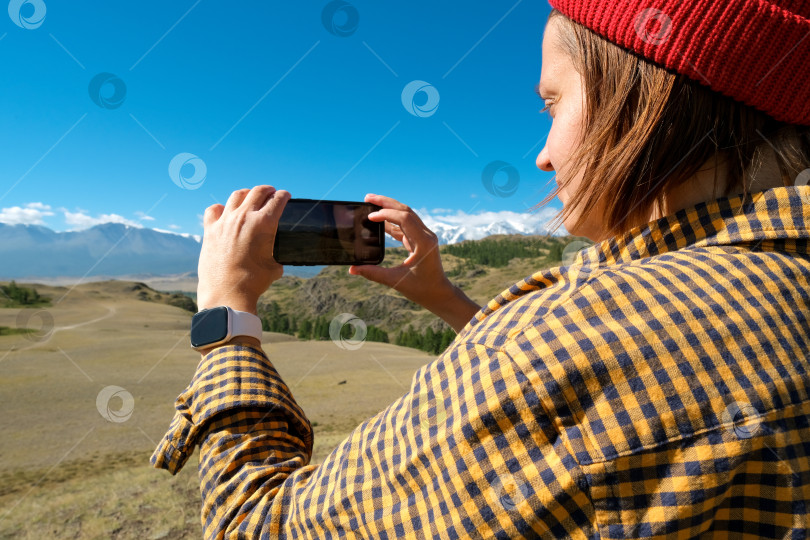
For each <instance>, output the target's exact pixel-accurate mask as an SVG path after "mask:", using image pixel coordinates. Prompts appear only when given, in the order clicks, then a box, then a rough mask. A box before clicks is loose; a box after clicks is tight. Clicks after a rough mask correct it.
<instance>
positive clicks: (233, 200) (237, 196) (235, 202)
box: [225, 189, 250, 212]
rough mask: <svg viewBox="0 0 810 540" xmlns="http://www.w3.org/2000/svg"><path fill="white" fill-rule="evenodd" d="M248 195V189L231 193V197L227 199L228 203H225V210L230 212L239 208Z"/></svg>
mask: <svg viewBox="0 0 810 540" xmlns="http://www.w3.org/2000/svg"><path fill="white" fill-rule="evenodd" d="M248 193H250V190H249V189H239V190H236V191H234V192H233V193H231V196H230V197H228V202H226V203H225V210H228V211H229V212H231V211H233V210H236V209H237V208H239V205H241V204H242V201H244V200H245V197H247V195H248Z"/></svg>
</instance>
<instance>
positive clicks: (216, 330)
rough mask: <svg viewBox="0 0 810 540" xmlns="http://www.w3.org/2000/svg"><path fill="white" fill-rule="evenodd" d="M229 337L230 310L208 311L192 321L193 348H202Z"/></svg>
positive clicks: (215, 309) (217, 308)
mask: <svg viewBox="0 0 810 540" xmlns="http://www.w3.org/2000/svg"><path fill="white" fill-rule="evenodd" d="M227 336H228V308H225V307H216V308H212V309H206V310H204V311H201V312H199V313H197V314H196V315H194V317H193V318H192V319H191V346H192V347H202V346H204V345H210V344H212V343H217V342H219V341H222V340H223V339H225V338H226V337H227Z"/></svg>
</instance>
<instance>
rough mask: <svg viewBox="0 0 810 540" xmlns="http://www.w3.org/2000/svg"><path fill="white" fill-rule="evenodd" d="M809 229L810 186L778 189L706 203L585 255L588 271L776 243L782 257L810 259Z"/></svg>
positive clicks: (646, 226)
mask: <svg viewBox="0 0 810 540" xmlns="http://www.w3.org/2000/svg"><path fill="white" fill-rule="evenodd" d="M808 226H810V186H798V187H797V186H789V187H778V188H772V189H768V190H765V191H759V192H756V193H749V194H748V195H747V196H746V197H743V196H742V195H741V194H740V195H736V196H734V197H724V198H721V199H715V200H713V201H707V202H702V203H700V204H697V205H696V206H692V207H690V208H685V209H683V210H679V211H678V212H676V213H674V214H672V215H669V216H666V217H663V218H661V219H658V220H656V221H651V222H649V223H647V224H646V225H642V226H639V227H636V228H634V229H631V230H630V231H628V232H627V233H625V234H623V235H620V236H614V237H613V238H610V239H609V240H605V241H603V242H601V243H597V244H595V245H594V246H593V247H591V248H589V249H585V250H583V251H582V252H580V253H581V255H582V264H583V265H591V264H593V265H598V266H604V265H611V264H617V263H621V262H627V261H630V260H635V259H643V258H646V257H652V256H653V255H660V254H663V253H667V252H670V251H676V250H679V249H683V248H685V247H708V246H719V245H733V244H744V243H752V244H753V245H754V246H757V245H759V244H762V242H764V241H771V240H772V241H776V245H777V246H778V249H779V250H781V251H788V252H795V253H801V254H807V252H808V238H810V232H808ZM578 258H579V257H577V259H578ZM576 262H579V261H576Z"/></svg>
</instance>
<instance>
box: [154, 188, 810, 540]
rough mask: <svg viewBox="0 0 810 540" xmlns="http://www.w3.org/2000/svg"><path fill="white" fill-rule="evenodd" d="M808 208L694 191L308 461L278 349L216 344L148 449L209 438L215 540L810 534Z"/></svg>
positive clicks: (170, 459) (533, 287)
mask: <svg viewBox="0 0 810 540" xmlns="http://www.w3.org/2000/svg"><path fill="white" fill-rule="evenodd" d="M808 203H810V186H802V187H784V188H776V189H771V190H767V191H763V192H759V193H755V194H752V195H750V196H749V198H748V199H745V200H743V198H742V197H741V196H738V197H731V198H723V199H718V200H716V201H712V202H709V203H702V204H700V205H697V206H695V207H693V208H689V209H686V210H682V211H680V212H678V213H677V214H674V215H672V216H668V217H665V218H662V219H660V220H657V221H654V222H651V223H649V224H647V225H645V226H642V227H638V228H636V229H634V230H632V231H630V232H629V233H627V234H626V235H624V236H622V237H616V238H613V239H610V240H606V241H604V242H602V243H600V244H596V245H594V246H592V247H590V248H587V249H585V250H583V251H581V252H580V253H579V254H578V256H577V257H576V259H575V260H574V262H573V263H572V264H570V265H568V266H563V267H559V268H552V269H549V270H543V271H540V272H537V273H536V274H534V275H532V276H531V277H528V278H526V279H525V280H523V281H521V282H519V283H517V284H515V285H514V286H512V287H511V288H510V289H508V290H507V291H504V292H503V293H502V294H501V295H499V296H498V297H497V298H495V299H494V300H492V301H491V302H490V303H489V304H488V305H487V306H486V307H485V308H484V309H482V310H481V312H479V313H478V314H477V315H476V317H475V318H474V319H473V320H472V321H470V323H469V324H468V325H467V326H466V327H465V328H464V329H463V330H462V331H461V332H460V333H459V335H458V337H457V339H456V340H455V342H454V343H453V344H452V345H451V346H450V347H449V348H448V349H447V350H446V351H445V352H444V353H443V354H442V355H441V356H440V357H439V358H438V359H436V360H435V361H433V362H431V363H429V364H428V365H426V366H424V367H423V368H421V369H419V370H418V371H417V372H416V374H415V375H414V376H413V380H412V382H411V386H410V389H409V391H408V392H407V393H405V394H404V395H403V396H402V397H400V398H399V399H397V400H396V401H395V402H394V403H392V404H391V405H390V406H388V407H387V408H386V409H385V410H383V411H381V412H380V413H378V414H377V415H376V416H374V417H372V418H370V419H369V420H367V421H365V422H364V423H363V424H362V425H360V426H358V427H357V428H356V429H355V430H354V431H353V432H352V433H351V435H349V437H348V438H347V439H346V440H345V441H343V442H342V443H341V444H340V445H338V447H337V448H335V449H334V451H332V453H331V454H329V456H328V457H327V458H326V459H325V461H324V462H323V464H321V465H318V466H316V465H311V464H309V460H310V457H311V452H312V441H313V435H312V428H311V425H310V422H309V421H308V420H307V417H306V415H305V413H304V411H303V410H301V408H300V407H299V406H298V405H297V404H296V402H295V400H294V399H293V396H292V395H291V393H290V391H289V389H288V388H287V386H286V385H285V384H284V382H283V381H282V379H281V378H280V377H279V375H278V373H277V372H276V370H275V369H274V368H273V365H272V362H271V360H269V359H268V358H267V357H266V356H265V355H264V353H263V352H262V351H260V350H257V349H252V348H250V347H244V346H230V347H221V348H219V349H217V350H215V351H214V352H212V353H211V354H209V355H208V356H206V357H205V358H203V359H202V361H201V362H200V365H199V366H198V368H197V371H196V373H195V375H194V378H193V380H192V382H191V384H190V385H189V387H188V388H187V389H186V390H185V391H184V392H183V393H182V394H181V395H180V397H179V398H178V400H177V403H176V406H177V413H176V415H175V417H174V420H173V422H172V425H171V428H170V430H169V432H168V433H167V434H166V436H165V438H164V439H163V441H162V442H161V443H160V445H159V446H158V448H157V449H156V450H155V453H154V455H153V456H152V463H153V465H154V466H155V467H160V468H165V469H168V470H169V471H170V472H171V473H176V472H177V471H178V470H179V469H180V468H181V467H182V466H183V464H184V463H185V461H186V459H187V458H188V456H189V455H190V454H191V453H192V451H193V449H194V448H195V447H196V446H197V445H199V446H200V468H199V472H200V480H201V491H202V501H203V504H202V523H203V527H204V531H205V536H206V537H207V538H259V537H261V538H276V537H280V538H319V539H320V538H374V539H393V538H443V539H455V538H536V537H542V538H559V537H571V538H628V537H645V538H693V537H697V536H710V537H715V536H716V537H733V538H752V539H753V538H763V537H765V538H793V539H798V538H808V537H809V536H810V527H809V526H808V519H809V516H810V507H808V502H809V499H810V423H809V422H808V414H810V400H809V399H808V385H809V383H810V379H809V378H808V349H810V322H809V321H808V315H810V257H808V236H809V234H808V224H810V204H808ZM335 408H336V410H340V405H339V404H336V405H335Z"/></svg>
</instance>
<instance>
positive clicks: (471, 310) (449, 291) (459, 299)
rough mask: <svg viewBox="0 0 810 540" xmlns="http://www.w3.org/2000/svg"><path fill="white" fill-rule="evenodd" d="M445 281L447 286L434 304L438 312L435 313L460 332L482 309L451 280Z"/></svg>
mask: <svg viewBox="0 0 810 540" xmlns="http://www.w3.org/2000/svg"><path fill="white" fill-rule="evenodd" d="M445 280H446V284H445V286H444V287H443V288H442V289H443V290H442V292H441V293H440V294H439V295H438V298H439V300H438V301H437V302H436V303H435V304H434V305H435V306H436V310H435V311H433V313H434V314H436V315H437V316H439V317H440V318H441V319H442V320H444V321H445V322H446V323H447V324H449V325H450V326H451V327H452V328H453V330H455V331H456V332H458V331H460V330H461V329H462V328H464V326H465V325H466V324H467V322H469V320H470V319H471V318H472V317H473V316H474V315H475V313H476V312H477V311H478V310H480V309H481V306H479V305H478V304H477V303H475V302H474V301H473V300H471V299H470V297H469V296H467V295H466V294H465V293H464V291H462V290H461V289H460V288H458V287H457V286H456V285H453V283H452V282H451V281H450V280H449V279H446V278H445Z"/></svg>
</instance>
